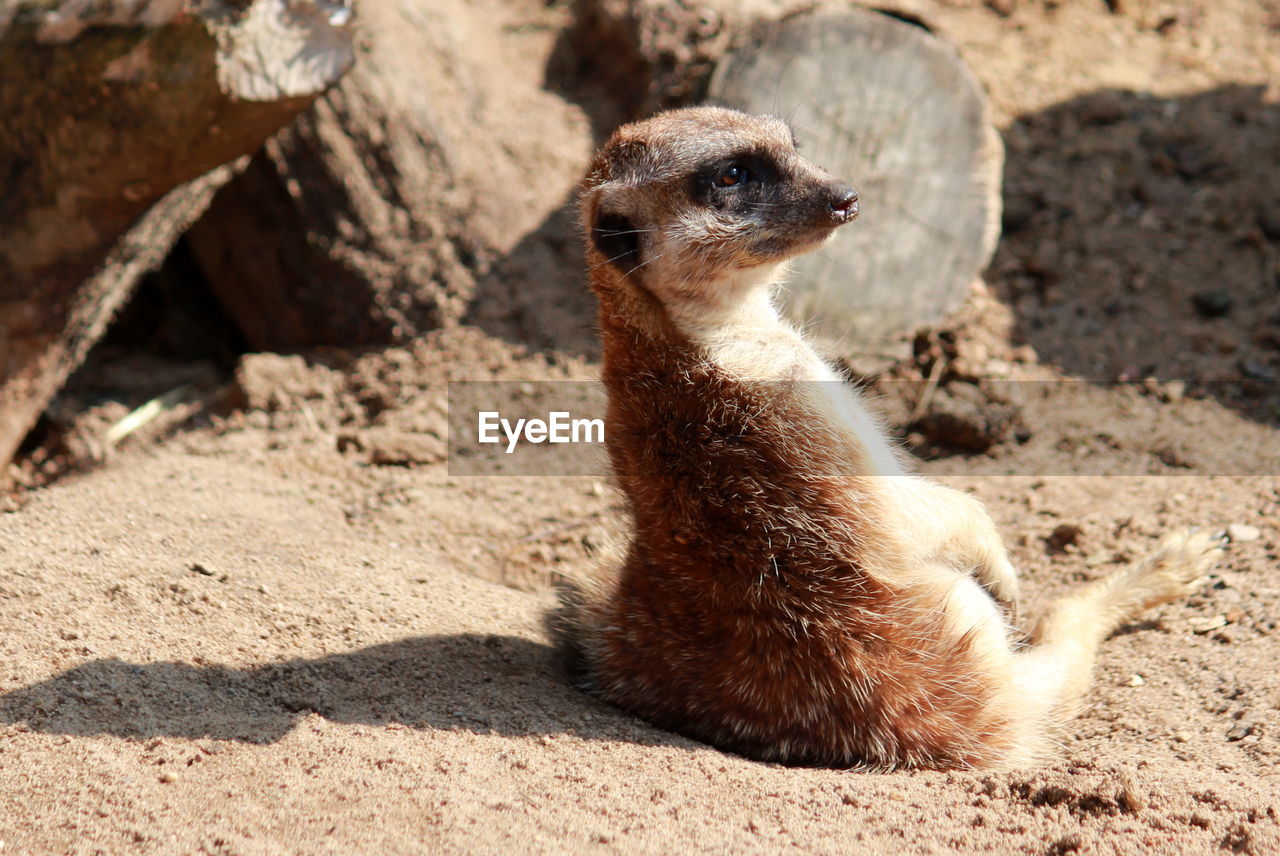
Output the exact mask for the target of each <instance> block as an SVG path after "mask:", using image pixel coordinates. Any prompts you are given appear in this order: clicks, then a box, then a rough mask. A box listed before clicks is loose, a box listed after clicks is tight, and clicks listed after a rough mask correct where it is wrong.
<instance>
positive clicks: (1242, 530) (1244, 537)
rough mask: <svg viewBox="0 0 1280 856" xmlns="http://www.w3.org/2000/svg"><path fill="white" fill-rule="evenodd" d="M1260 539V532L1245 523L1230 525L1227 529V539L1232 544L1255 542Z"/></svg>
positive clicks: (1255, 527)
mask: <svg viewBox="0 0 1280 856" xmlns="http://www.w3.org/2000/svg"><path fill="white" fill-rule="evenodd" d="M1261 537H1262V531H1261V530H1260V529H1258V527H1257V526H1250V525H1249V524H1247V523H1232V524H1231V525H1230V526H1228V527H1227V538H1228V540H1230V541H1231V543H1233V544H1244V543H1246V542H1248V541H1257V540H1258V539H1259V538H1261Z"/></svg>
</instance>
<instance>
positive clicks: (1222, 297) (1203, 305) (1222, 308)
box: [1191, 288, 1235, 318]
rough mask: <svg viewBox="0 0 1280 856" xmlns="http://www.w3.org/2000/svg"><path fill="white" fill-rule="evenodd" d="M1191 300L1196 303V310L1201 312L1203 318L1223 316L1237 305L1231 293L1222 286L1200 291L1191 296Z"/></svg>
mask: <svg viewBox="0 0 1280 856" xmlns="http://www.w3.org/2000/svg"><path fill="white" fill-rule="evenodd" d="M1191 302H1192V303H1193V304H1195V307H1196V312H1199V313H1200V317H1202V318H1221V317H1223V316H1224V315H1226V314H1227V313H1229V312H1230V311H1231V307H1232V306H1234V305H1235V301H1234V300H1233V299H1232V297H1231V293H1230V292H1228V291H1227V290H1226V289H1222V288H1217V289H1213V290H1211V291H1198V292H1196V294H1195V295H1194V296H1193V297H1192V298H1191Z"/></svg>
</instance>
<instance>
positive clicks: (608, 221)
mask: <svg viewBox="0 0 1280 856" xmlns="http://www.w3.org/2000/svg"><path fill="white" fill-rule="evenodd" d="M591 242H592V243H593V244H595V247H596V249H597V250H599V251H600V253H601V254H602V255H603V256H604V257H605V260H606V261H608V262H609V264H611V265H613V266H614V267H616V268H617V269H618V270H619V271H621V272H622V273H624V274H626V273H630V272H631V271H633V270H635V269H636V268H637V267H638V266H639V265H640V233H639V232H638V231H637V230H636V228H635V226H634V225H633V224H632V223H631V220H630V219H628V218H627V217H625V216H623V215H622V214H611V213H608V212H604V211H602V212H600V213H599V214H598V215H597V216H596V222H595V224H594V225H593V226H592V227H591Z"/></svg>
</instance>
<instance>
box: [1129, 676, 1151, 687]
mask: <svg viewBox="0 0 1280 856" xmlns="http://www.w3.org/2000/svg"><path fill="white" fill-rule="evenodd" d="M1146 683H1147V679H1146V678H1144V677H1142V675H1133V676H1131V677H1130V678H1129V680H1128V681H1126V682H1125V686H1130V687H1141V686H1145V685H1146Z"/></svg>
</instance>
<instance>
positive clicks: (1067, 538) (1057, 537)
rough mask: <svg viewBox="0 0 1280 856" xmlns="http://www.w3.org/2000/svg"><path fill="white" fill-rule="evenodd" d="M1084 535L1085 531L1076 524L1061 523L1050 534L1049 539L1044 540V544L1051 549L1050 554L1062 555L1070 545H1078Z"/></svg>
mask: <svg viewBox="0 0 1280 856" xmlns="http://www.w3.org/2000/svg"><path fill="white" fill-rule="evenodd" d="M1083 533H1084V530H1083V529H1081V528H1080V527H1079V526H1077V525H1076V524H1074V523H1060V524H1058V525H1057V526H1056V527H1054V530H1053V531H1052V532H1050V533H1049V537H1047V538H1045V539H1044V543H1045V546H1047V547H1048V548H1049V552H1051V553H1062V552H1065V551H1066V549H1067V547H1068V546H1069V545H1072V544H1075V543H1077V542H1078V541H1079V540H1080V536H1081V535H1082V534H1083Z"/></svg>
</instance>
